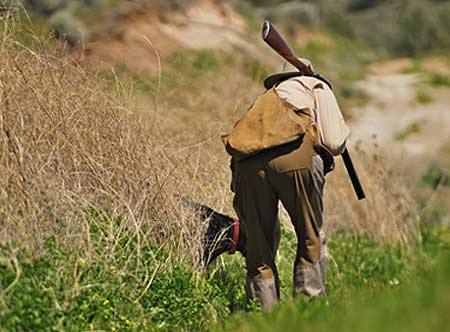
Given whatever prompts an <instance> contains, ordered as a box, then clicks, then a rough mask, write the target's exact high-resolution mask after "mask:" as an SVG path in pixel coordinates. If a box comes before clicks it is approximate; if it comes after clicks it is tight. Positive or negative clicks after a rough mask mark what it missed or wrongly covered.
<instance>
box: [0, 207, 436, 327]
mask: <svg viewBox="0 0 450 332" xmlns="http://www.w3.org/2000/svg"><path fill="white" fill-rule="evenodd" d="M86 213H87V214H88V218H89V225H90V229H89V237H88V239H89V241H88V243H89V245H87V242H86V243H85V242H84V241H87V238H86V239H84V241H81V242H80V244H83V243H85V244H84V245H81V246H72V245H68V244H67V243H66V241H62V240H61V239H59V237H58V236H53V237H50V238H48V240H47V241H46V243H45V246H44V248H42V250H41V253H40V254H39V255H36V256H33V257H30V256H27V255H26V254H24V253H17V252H16V251H15V249H14V247H13V246H3V247H2V248H1V251H0V286H1V289H2V293H1V296H0V299H1V301H0V325H1V326H2V331H82V330H91V329H97V330H105V331H175V330H176V331H209V330H210V329H211V326H223V324H225V325H226V324H234V323H235V322H237V323H239V324H241V323H242V322H243V321H242V320H247V318H248V317H251V319H252V321H253V319H257V317H258V316H260V315H261V314H260V313H259V310H258V308H257V306H255V305H254V304H250V305H247V304H246V302H245V295H244V280H245V268H244V266H245V264H244V260H243V258H242V257H240V256H239V255H234V256H226V255H225V256H224V257H223V260H222V261H219V262H217V263H216V264H215V265H213V266H212V267H211V268H210V270H209V272H208V273H205V272H199V271H196V270H195V269H194V268H193V267H192V265H191V264H190V263H189V260H188V259H186V258H183V254H182V253H180V252H178V251H177V250H176V249H170V248H173V247H172V246H171V247H170V248H169V247H168V246H164V245H162V246H156V245H155V244H153V243H150V242H145V241H144V242H143V239H145V230H142V234H141V235H140V236H137V234H136V233H135V231H134V230H129V229H128V228H127V227H126V220H123V219H120V218H119V219H117V220H111V219H110V218H108V217H107V216H106V215H104V214H102V213H100V212H96V211H95V210H87V212H86ZM436 238H437V235H435V234H430V235H429V239H435V240H433V241H435V242H432V241H430V240H428V244H429V248H426V251H424V250H422V249H420V248H414V249H408V250H407V249H404V248H403V249H402V248H399V247H393V246H389V245H382V244H379V243H377V242H375V241H373V240H370V239H367V238H365V237H361V236H356V235H349V234H336V235H335V236H333V237H332V239H330V241H329V247H330V250H331V254H332V257H333V260H332V262H331V264H330V269H329V278H328V285H327V286H328V297H327V298H325V299H317V300H314V301H311V302H308V301H304V300H301V301H297V302H291V292H292V285H291V271H292V263H293V260H294V256H295V248H296V240H295V236H294V234H293V233H291V232H290V231H287V230H286V229H283V239H282V243H281V248H280V253H279V256H278V263H277V264H278V267H279V271H280V276H281V286H282V303H283V304H282V306H280V310H281V308H283V310H284V311H283V312H290V314H291V313H296V315H297V316H298V315H300V317H301V319H302V320H305V321H306V322H309V321H311V320H315V317H319V316H320V317H325V318H326V317H327V316H328V315H331V312H330V311H331V310H332V309H334V308H336V307H341V306H342V305H343V303H347V302H348V303H352V302H353V301H354V299H355V298H360V297H362V296H372V295H373V294H376V293H377V292H379V291H385V292H390V290H392V291H395V289H397V288H398V287H401V286H402V285H404V284H408V283H410V282H411V280H414V279H415V278H416V277H417V273H418V272H419V271H422V270H426V269H428V268H429V266H431V263H430V262H429V259H428V256H429V255H430V253H433V254H434V253H435V252H436V251H438V249H436V248H439V247H438V246H439V245H441V241H440V240H439V239H437V240H436ZM439 250H440V249H439ZM5 289H6V290H7V291H5ZM245 312H247V313H245ZM321 320H322V318H321ZM224 322H226V323H224ZM302 324H303V323H302ZM305 324H306V323H305ZM308 324H309V323H308ZM324 324H325V323H324ZM269 325H270V324H269ZM269 325H268V326H269Z"/></svg>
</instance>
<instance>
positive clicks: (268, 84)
mask: <svg viewBox="0 0 450 332" xmlns="http://www.w3.org/2000/svg"><path fill="white" fill-rule="evenodd" d="M298 59H299V60H300V61H301V62H303V63H304V64H305V65H306V66H308V67H309V68H310V69H311V70H312V72H313V73H314V67H313V65H312V63H311V61H309V60H308V59H303V58H298ZM302 75H303V73H302V72H301V71H299V70H298V69H297V68H296V67H294V66H293V65H291V64H290V63H289V62H285V63H284V65H283V70H282V72H281V73H277V74H273V75H270V76H269V77H267V78H266V79H265V80H264V87H265V88H266V89H267V90H269V89H271V88H272V87H273V86H274V85H275V84H278V83H280V82H283V81H285V80H287V79H289V78H291V77H295V76H302Z"/></svg>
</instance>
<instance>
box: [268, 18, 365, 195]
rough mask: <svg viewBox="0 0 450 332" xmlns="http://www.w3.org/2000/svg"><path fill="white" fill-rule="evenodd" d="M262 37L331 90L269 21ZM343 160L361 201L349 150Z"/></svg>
mask: <svg viewBox="0 0 450 332" xmlns="http://www.w3.org/2000/svg"><path fill="white" fill-rule="evenodd" d="M262 37H263V39H264V41H265V42H266V43H267V44H269V46H270V47H272V49H274V50H275V51H276V52H277V53H278V54H279V55H281V56H282V57H283V58H284V59H285V60H286V61H288V62H289V63H291V64H292V65H293V66H294V67H296V68H297V69H298V70H299V71H300V72H302V73H303V75H306V76H313V77H317V78H318V79H320V80H322V81H324V82H325V83H327V84H328V85H329V86H330V88H331V84H330V83H329V82H328V81H327V80H325V79H324V78H323V77H321V76H320V75H318V74H317V73H314V72H313V71H312V70H311V68H310V67H308V66H307V65H305V64H304V63H303V62H301V61H300V60H299V59H298V58H297V57H296V56H295V55H294V52H292V50H291V48H290V47H289V46H288V44H287V43H286V41H285V40H284V39H283V37H281V35H280V33H279V32H278V31H277V29H275V27H274V26H273V25H272V23H270V22H269V21H265V22H264V25H263V28H262ZM342 159H343V160H344V164H345V168H346V169H347V173H348V175H349V176H350V180H351V181H352V185H353V189H354V190H355V193H356V196H357V197H358V199H359V200H362V199H364V198H366V194H365V193H364V189H363V187H362V185H361V182H360V181H359V177H358V174H357V173H356V169H355V166H354V165H353V162H352V158H351V157H350V153H349V152H348V150H347V149H345V150H344V152H342Z"/></svg>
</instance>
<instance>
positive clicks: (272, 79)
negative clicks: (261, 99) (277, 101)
mask: <svg viewBox="0 0 450 332" xmlns="http://www.w3.org/2000/svg"><path fill="white" fill-rule="evenodd" d="M296 76H303V73H302V72H299V71H291V72H286V73H278V74H273V75H270V76H269V77H267V78H266V79H265V80H264V87H265V88H266V89H267V90H269V89H271V88H272V87H273V86H274V85H275V84H278V83H280V82H283V81H285V80H287V79H290V78H292V77H296Z"/></svg>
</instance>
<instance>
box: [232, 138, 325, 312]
mask: <svg viewBox="0 0 450 332" xmlns="http://www.w3.org/2000/svg"><path fill="white" fill-rule="evenodd" d="M323 185H324V175H323V163H322V160H321V159H320V157H319V156H317V155H316V154H315V152H314V150H313V148H312V144H311V142H310V141H309V140H308V139H307V138H306V139H304V140H303V142H300V143H299V142H297V143H293V144H288V145H285V146H283V147H281V148H280V147H279V148H276V149H272V150H270V151H267V152H264V153H261V154H259V155H256V156H253V157H251V158H248V159H244V160H242V161H239V162H237V163H235V165H234V169H233V189H234V192H235V197H234V208H235V210H236V212H237V214H238V216H239V218H240V220H241V222H242V224H243V226H244V227H245V230H246V235H247V281H246V293H247V298H248V299H251V300H252V299H257V300H259V301H260V303H261V307H262V309H263V310H268V309H269V308H270V307H271V306H272V305H273V304H275V303H277V302H278V300H279V297H280V289H279V279H278V272H277V267H276V265H275V257H276V254H277V250H278V244H279V242H280V224H279V220H278V203H279V201H281V202H282V204H283V206H284V207H285V209H286V210H287V212H288V214H289V216H290V219H291V221H292V224H293V226H294V229H295V233H296V235H297V240H298V245H297V255H296V258H295V262H294V273H293V281H294V287H293V289H294V295H297V294H299V293H302V294H305V295H307V296H316V295H324V294H325V273H326V263H327V252H326V244H325V237H324V235H323V232H321V227H322V211H323V205H322V191H323Z"/></svg>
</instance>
